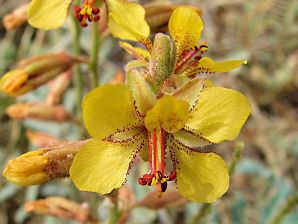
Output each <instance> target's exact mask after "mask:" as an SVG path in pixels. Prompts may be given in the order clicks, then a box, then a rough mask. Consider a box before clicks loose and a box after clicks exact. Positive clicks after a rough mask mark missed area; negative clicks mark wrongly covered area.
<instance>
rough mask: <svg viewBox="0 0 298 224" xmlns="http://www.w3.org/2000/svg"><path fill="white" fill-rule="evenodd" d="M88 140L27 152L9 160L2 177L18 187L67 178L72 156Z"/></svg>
mask: <svg viewBox="0 0 298 224" xmlns="http://www.w3.org/2000/svg"><path fill="white" fill-rule="evenodd" d="M87 142H88V140H86V141H79V142H73V143H58V144H57V145H55V146H51V147H48V148H44V149H40V150H36V151H32V152H27V153H25V154H23V155H21V156H19V157H17V158H16V159H14V160H10V161H9V162H8V164H7V166H6V168H5V169H4V171H3V176H4V177H6V178H7V179H8V180H9V181H11V182H12V183H15V184H18V185H23V186H27V185H35V184H42V183H45V182H47V181H50V180H53V179H55V178H59V177H67V176H69V168H70V166H71V163H72V161H73V158H74V156H75V155H76V153H77V152H78V151H79V150H80V148H81V147H82V146H84V145H85V144H86V143H87Z"/></svg>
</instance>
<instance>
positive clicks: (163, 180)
mask: <svg viewBox="0 0 298 224" xmlns="http://www.w3.org/2000/svg"><path fill="white" fill-rule="evenodd" d="M165 137H166V133H165V131H164V130H163V129H162V128H161V129H160V130H159V131H156V130H155V131H154V132H153V133H150V132H148V158H149V168H150V172H149V173H148V174H144V175H143V177H142V178H139V184H140V185H143V186H145V185H148V186H154V185H156V187H157V192H159V195H161V193H162V192H165V191H166V189H167V182H168V181H172V180H175V179H176V172H175V171H172V172H171V173H170V175H168V176H166V175H165V165H166V164H165V151H166V140H165Z"/></svg>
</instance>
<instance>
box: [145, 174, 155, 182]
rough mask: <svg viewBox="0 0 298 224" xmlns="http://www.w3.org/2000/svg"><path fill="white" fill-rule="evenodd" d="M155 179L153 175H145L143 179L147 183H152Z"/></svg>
mask: <svg viewBox="0 0 298 224" xmlns="http://www.w3.org/2000/svg"><path fill="white" fill-rule="evenodd" d="M152 178H153V175H151V174H144V175H143V179H144V180H146V181H147V182H151V181H152Z"/></svg>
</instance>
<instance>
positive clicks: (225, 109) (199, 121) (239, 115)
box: [185, 87, 251, 143]
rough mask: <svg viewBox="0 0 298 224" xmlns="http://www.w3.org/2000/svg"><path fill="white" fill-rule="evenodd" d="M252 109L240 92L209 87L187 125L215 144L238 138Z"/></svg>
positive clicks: (201, 96)
mask: <svg viewBox="0 0 298 224" xmlns="http://www.w3.org/2000/svg"><path fill="white" fill-rule="evenodd" d="M250 112H251V107H250V105H249V102H248V100H247V98H246V97H245V96H244V95H242V94H241V93H240V92H238V91H235V90H232V89H226V88H222V87H208V88H205V89H204V91H203V92H202V93H201V94H200V97H199V100H198V103H197V104H196V106H195V108H194V110H193V111H192V112H191V113H190V118H189V120H188V121H187V123H186V124H185V126H186V127H188V128H190V129H193V130H192V131H193V132H194V133H197V134H201V135H202V136H203V137H204V138H206V139H208V140H209V141H211V142H213V143H218V142H221V141H224V140H232V139H234V138H236V137H237V135H238V134H239V132H240V129H241V128H242V126H243V125H244V123H245V121H246V120H247V118H248V116H249V114H250Z"/></svg>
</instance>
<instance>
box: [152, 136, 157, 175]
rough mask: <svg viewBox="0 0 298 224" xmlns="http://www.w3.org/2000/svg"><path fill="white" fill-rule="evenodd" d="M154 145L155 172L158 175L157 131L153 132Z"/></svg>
mask: <svg viewBox="0 0 298 224" xmlns="http://www.w3.org/2000/svg"><path fill="white" fill-rule="evenodd" d="M152 145H153V172H154V174H155V175H157V170H156V159H157V136H156V131H154V132H153V137H152Z"/></svg>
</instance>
